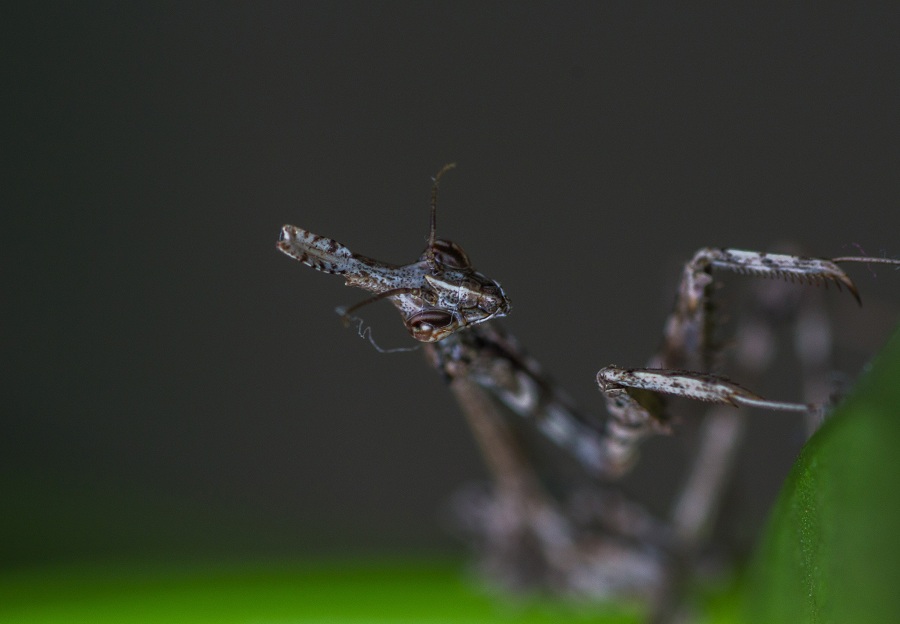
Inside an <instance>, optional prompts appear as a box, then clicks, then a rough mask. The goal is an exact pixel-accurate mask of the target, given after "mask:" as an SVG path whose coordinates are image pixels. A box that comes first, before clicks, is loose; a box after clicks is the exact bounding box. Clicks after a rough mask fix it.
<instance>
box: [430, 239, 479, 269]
mask: <svg viewBox="0 0 900 624" xmlns="http://www.w3.org/2000/svg"><path fill="white" fill-rule="evenodd" d="M427 255H428V250H427V249H426V250H425V251H424V252H423V253H422V256H421V257H420V258H419V260H424V259H425V258H426V257H427ZM434 258H435V260H437V261H438V263H439V264H441V265H442V266H444V267H447V268H450V269H470V268H472V263H471V261H470V260H469V256H468V255H467V254H466V252H465V251H463V248H462V247H460V246H459V245H457V244H456V243H454V242H452V241H448V240H444V239H442V238H439V239H437V240H436V241H434Z"/></svg>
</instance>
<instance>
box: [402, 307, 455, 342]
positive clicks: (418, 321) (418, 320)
mask: <svg viewBox="0 0 900 624" xmlns="http://www.w3.org/2000/svg"><path fill="white" fill-rule="evenodd" d="M452 323H453V315H452V314H450V313H449V312H441V311H440V310H428V311H426V312H419V313H418V314H414V315H413V316H412V317H410V319H409V320H408V321H407V323H406V325H407V327H408V328H409V333H411V334H412V336H413V338H415V339H416V340H419V341H421V342H433V341H434V338H433V337H432V336H433V334H434V331H435V330H437V329H443V328H444V327H447V326H448V325H451V324H452Z"/></svg>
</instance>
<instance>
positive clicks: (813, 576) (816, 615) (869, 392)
mask: <svg viewBox="0 0 900 624" xmlns="http://www.w3.org/2000/svg"><path fill="white" fill-rule="evenodd" d="M898 457H900V332H897V333H895V334H894V336H893V338H892V339H891V340H890V341H889V342H888V344H887V346H886V347H885V349H884V350H883V351H882V353H881V354H880V355H879V356H878V357H877V358H876V359H875V361H874V362H873V364H872V366H871V368H870V370H869V371H868V372H867V373H866V374H865V375H864V377H863V378H862V379H861V380H860V382H859V384H858V385H857V387H856V389H855V390H854V392H853V394H852V396H851V397H850V398H849V400H848V401H847V402H846V403H845V404H844V405H843V406H842V407H841V408H840V409H839V410H838V412H837V413H835V415H834V416H833V417H832V418H831V419H830V420H829V421H828V422H827V423H826V424H825V425H824V426H823V427H822V429H821V430H820V431H819V432H818V433H816V435H815V436H813V437H812V439H811V440H810V441H809V443H808V444H807V445H806V446H805V447H804V449H803V451H802V452H801V454H800V457H799V458H798V459H797V461H796V463H795V464H794V467H793V468H792V470H791V473H790V475H789V476H788V479H787V481H786V482H785V485H784V488H783V489H782V492H781V495H780V497H779V500H778V503H777V504H776V506H775V509H774V511H773V514H772V516H771V518H770V521H769V526H768V528H767V530H766V533H765V536H764V538H763V541H762V544H761V547H760V549H759V551H758V552H757V556H756V558H755V560H754V562H753V565H752V567H751V570H750V572H749V574H748V580H747V586H746V588H745V592H744V600H745V603H744V615H745V619H746V621H748V622H791V623H802V622H820V623H825V622H836V623H867V622H895V621H898V620H897V618H900V462H898Z"/></svg>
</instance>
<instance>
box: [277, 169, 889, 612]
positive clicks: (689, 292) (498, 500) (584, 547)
mask: <svg viewBox="0 0 900 624" xmlns="http://www.w3.org/2000/svg"><path fill="white" fill-rule="evenodd" d="M453 167H454V165H453V164H451V165H446V166H445V167H444V168H442V169H441V170H440V171H439V172H438V173H437V175H436V176H435V177H434V183H433V186H432V190H431V203H430V229H429V235H428V242H427V245H426V247H425V249H424V251H423V252H422V254H421V255H420V256H419V258H418V259H417V260H416V261H414V262H412V263H410V264H406V265H402V266H400V265H393V264H388V263H384V262H380V261H378V260H374V259H372V258H368V257H366V256H363V255H360V254H356V253H354V252H352V251H350V249H349V248H348V247H346V246H345V245H343V244H341V243H339V242H337V241H335V240H333V239H331V238H327V237H324V236H319V235H317V234H313V233H311V232H309V231H307V230H305V229H303V228H300V227H296V226H293V225H285V226H284V227H283V228H282V230H281V234H280V237H279V240H278V242H277V248H278V250H279V251H281V252H283V253H284V254H286V255H288V256H289V257H291V258H294V259H296V260H298V261H300V262H301V263H303V264H305V265H307V266H310V267H312V268H314V269H316V270H318V271H322V272H325V273H331V274H334V275H339V276H341V277H343V279H344V280H345V282H346V284H347V285H350V286H354V287H357V288H360V289H362V290H365V291H368V292H369V293H371V297H369V298H368V299H366V300H364V301H362V302H361V303H358V304H356V305H354V306H351V307H350V308H346V309H342V310H341V313H342V316H343V318H344V320H345V321H347V320H349V319H350V318H351V314H352V313H353V312H355V311H356V310H358V309H359V308H360V307H361V306H363V305H367V304H369V303H373V302H376V301H380V300H386V301H389V302H390V303H391V304H393V305H394V307H395V308H397V310H398V311H399V313H400V315H401V319H402V322H403V325H404V326H405V328H406V329H407V331H408V332H409V334H410V335H411V336H412V338H413V339H414V340H416V341H417V342H419V343H421V344H422V345H423V346H424V350H425V355H426V358H427V360H428V361H429V363H430V364H431V366H432V367H434V369H435V370H436V371H437V372H438V373H439V374H440V375H441V376H442V377H443V378H444V379H445V380H446V381H447V384H448V385H449V388H450V390H451V392H452V394H453V395H454V397H455V399H456V401H457V402H458V403H459V405H460V407H461V409H462V412H463V414H464V415H465V417H466V419H467V421H468V424H469V426H470V428H471V430H472V432H473V434H474V436H475V439H476V441H477V443H478V446H479V447H480V450H481V453H482V455H483V458H484V461H485V463H486V465H487V468H488V470H489V473H490V475H491V479H492V488H491V492H490V493H489V494H488V495H485V496H481V497H480V498H478V499H477V500H470V501H469V503H468V506H467V510H466V512H465V515H466V518H465V522H466V524H467V525H468V527H469V529H470V530H471V532H472V533H473V534H475V535H476V537H477V541H478V542H479V543H480V546H481V550H482V556H481V567H482V570H483V571H484V573H485V574H486V575H488V576H489V577H490V578H492V579H494V580H495V581H498V582H500V583H501V584H503V585H506V586H509V587H513V588H518V587H536V586H537V587H543V588H550V589H552V590H555V591H557V592H560V593H566V594H576V595H587V596H591V597H599V598H609V597H622V596H624V597H636V598H639V599H641V600H645V601H647V602H648V603H649V604H651V605H653V607H652V610H653V613H655V614H657V619H659V620H660V621H662V617H663V615H662V614H667V613H669V614H670V613H673V612H674V610H675V609H676V607H677V604H678V600H679V594H680V592H681V586H682V585H683V579H684V578H686V577H687V576H688V575H689V574H690V570H691V568H692V567H693V566H694V565H695V564H696V560H697V557H698V552H699V550H700V548H701V546H702V544H703V542H704V540H705V539H706V538H707V536H708V534H709V531H710V527H711V525H712V522H713V520H714V518H715V515H716V509H717V507H718V504H719V501H720V498H721V495H722V490H723V487H724V484H725V483H726V481H727V475H728V467H729V466H730V464H731V461H732V459H733V455H734V452H735V449H736V448H737V445H738V442H739V440H740V437H741V431H742V426H743V420H742V418H741V417H738V416H736V415H735V411H734V410H733V408H734V407H739V406H746V407H755V408H762V409H769V410H780V411H789V412H797V413H800V414H804V415H806V417H807V418H808V419H810V422H811V423H815V422H818V421H820V420H821V418H822V417H823V415H824V414H825V412H826V411H827V409H828V405H826V404H821V403H819V404H806V403H791V402H782V401H773V400H768V399H765V398H763V397H761V396H759V395H757V394H756V393H754V392H752V391H750V390H749V389H747V388H745V387H744V386H743V385H740V384H739V383H736V382H734V381H731V380H730V379H728V378H726V377H723V376H720V375H716V374H713V373H711V372H710V370H712V368H713V363H714V359H715V357H716V353H717V344H716V343H715V341H714V340H713V338H712V336H713V332H714V328H715V327H714V326H715V319H714V316H713V315H712V314H711V305H710V300H711V296H712V293H713V286H714V277H713V272H714V271H723V272H736V273H742V274H749V275H755V276H762V277H770V278H779V279H781V280H786V281H788V282H795V281H796V282H806V283H811V284H822V285H826V286H827V285H829V284H831V285H834V286H836V287H837V288H838V289H839V290H846V291H848V292H849V293H850V295H851V296H853V297H854V298H856V300H857V301H859V293H858V290H857V288H856V286H855V285H854V283H853V281H852V280H851V279H850V277H849V276H848V275H847V274H846V273H845V272H844V271H843V270H842V269H841V268H840V266H839V265H840V264H844V263H869V264H874V263H883V264H891V265H898V264H900V261H897V260H892V259H887V258H873V257H864V256H848V257H837V258H832V259H820V258H808V257H801V256H795V255H788V254H771V253H761V252H752V251H744V250H736V249H718V248H704V249H700V250H699V251H697V252H696V253H695V254H694V255H693V257H692V258H691V259H690V260H689V261H688V262H687V263H686V264H685V266H684V269H683V271H682V276H681V280H680V284H679V286H678V291H677V296H676V302H675V305H674V308H673V310H672V312H671V314H670V315H669V317H668V319H667V321H666V323H665V325H664V330H663V338H662V344H661V347H660V348H659V350H658V351H657V353H655V354H654V355H653V356H652V357H651V358H650V360H649V361H648V362H647V364H646V366H645V367H643V368H623V367H618V366H606V367H604V368H602V369H600V371H599V372H598V373H597V374H596V381H597V384H598V386H599V388H600V390H601V392H602V396H603V399H604V401H605V407H606V417H599V416H595V415H592V414H588V413H586V412H583V411H581V410H580V409H579V408H578V407H576V406H575V405H574V404H573V402H572V401H571V400H570V399H569V398H568V397H567V396H566V394H565V393H564V391H562V390H561V389H560V388H559V387H558V386H557V385H556V384H555V383H553V382H552V381H551V380H550V378H549V377H548V376H547V375H545V373H544V372H543V370H542V368H541V367H540V365H539V364H538V363H537V362H536V361H535V360H534V359H533V358H531V357H530V356H529V355H528V354H527V353H526V352H525V351H524V350H523V349H522V348H521V347H520V346H519V343H518V342H517V341H516V340H515V338H513V337H512V336H510V335H509V334H507V333H506V332H505V331H504V330H503V329H502V328H501V327H500V325H499V324H498V323H496V322H495V321H497V320H498V319H500V318H502V317H504V316H507V315H508V314H509V313H510V310H511V306H510V301H509V299H508V298H507V296H506V293H505V292H504V290H503V288H502V286H501V285H500V283H499V282H498V281H496V280H493V279H491V278H489V277H487V276H486V275H484V274H483V273H480V272H479V271H477V270H476V269H475V268H474V266H473V264H472V262H471V260H470V259H469V257H468V255H467V254H466V252H465V251H463V249H462V247H460V246H459V245H458V244H456V243H454V242H451V241H448V240H444V239H440V238H438V237H437V234H436V232H437V226H436V218H437V217H436V215H437V194H438V186H439V184H440V181H441V179H442V178H443V176H444V175H445V174H446V172H447V171H449V170H450V169H452V168H453ZM747 326H757V329H759V328H760V327H762V328H763V329H762V330H761V331H765V329H764V326H765V323H764V322H763V321H761V320H760V319H758V318H757V319H755V320H754V319H752V318H751V319H750V320H749V321H748V322H747ZM814 333H815V329H814V330H813V334H814ZM752 340H753V338H747V337H745V343H747V344H749V342H748V341H751V342H752ZM813 342H814V341H813ZM752 351H753V350H752V349H746V350H745V352H746V354H747V355H746V357H745V361H744V363H743V370H746V371H748V375H749V376H753V375H754V374H755V373H756V372H758V370H759V369H760V368H761V367H762V366H764V364H765V362H764V360H765V358H764V357H756V358H754V357H753V356H752ZM800 351H801V353H800V356H801V361H802V362H803V363H804V365H807V366H808V367H809V368H811V369H815V368H816V367H817V366H819V367H820V360H821V357H820V355H819V354H817V353H816V349H815V348H812V347H810V348H808V349H805V350H804V349H802V348H801V349H800ZM804 351H805V352H804ZM670 397H677V398H684V399H691V400H696V401H701V402H705V403H708V404H710V405H711V406H712V409H711V410H710V411H709V412H708V413H707V415H706V416H705V418H704V421H703V426H702V429H701V442H700V445H699V448H698V451H697V453H696V455H695V457H694V462H693V466H692V467H691V468H690V470H689V473H688V479H687V481H686V484H685V486H684V488H683V491H682V492H681V493H680V494H679V496H678V497H677V498H676V504H675V505H674V508H673V511H672V513H671V514H670V517H669V518H665V519H660V518H657V517H655V516H653V515H651V514H650V513H648V512H647V511H646V510H645V509H644V508H643V507H642V506H640V505H638V504H636V503H634V502H632V501H630V500H627V499H626V498H625V497H624V496H623V495H622V494H621V493H619V492H618V491H617V490H616V489H615V481H616V480H617V479H619V478H620V477H622V476H623V475H624V474H626V473H627V472H628V471H629V470H630V469H631V467H632V466H633V465H634V463H635V461H636V459H637V452H638V449H639V447H640V446H641V443H642V442H643V441H644V440H646V439H647V438H649V437H651V436H654V435H660V434H668V433H671V432H672V430H673V423H672V420H671V418H670V416H669V412H668V410H667V400H668V399H669V398H670ZM523 427H528V428H531V429H533V430H536V431H538V432H540V434H541V435H543V436H544V437H545V438H546V439H548V440H550V441H551V442H552V443H553V444H555V445H556V446H558V447H559V448H560V449H562V451H564V452H565V453H566V454H568V455H569V456H570V457H572V458H574V459H575V460H576V462H577V464H578V465H579V466H580V467H581V469H582V470H583V472H584V473H585V474H586V475H587V476H588V477H589V479H588V480H589V482H590V483H591V485H590V486H589V487H588V488H586V489H585V488H580V489H578V491H577V494H574V495H573V494H572V493H571V492H569V493H566V492H563V493H560V492H559V491H558V489H559V488H553V487H550V486H549V485H548V484H547V482H546V480H545V478H544V475H542V473H541V469H540V467H539V466H538V465H537V462H536V460H535V458H534V456H533V453H532V450H531V449H530V448H529V446H528V445H527V444H526V443H525V442H524V441H523V436H522V435H521V431H522V429H523Z"/></svg>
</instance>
